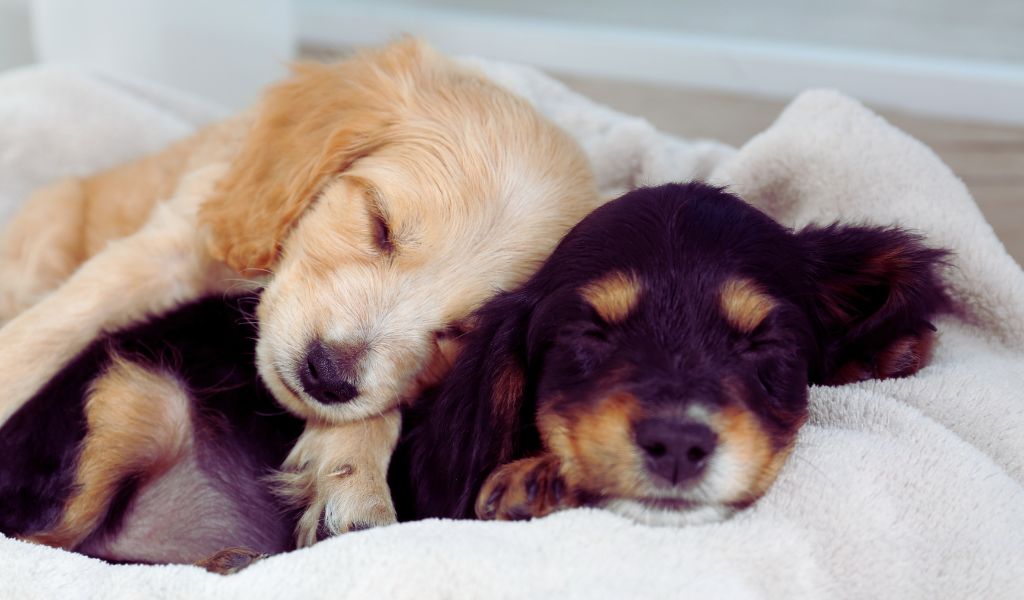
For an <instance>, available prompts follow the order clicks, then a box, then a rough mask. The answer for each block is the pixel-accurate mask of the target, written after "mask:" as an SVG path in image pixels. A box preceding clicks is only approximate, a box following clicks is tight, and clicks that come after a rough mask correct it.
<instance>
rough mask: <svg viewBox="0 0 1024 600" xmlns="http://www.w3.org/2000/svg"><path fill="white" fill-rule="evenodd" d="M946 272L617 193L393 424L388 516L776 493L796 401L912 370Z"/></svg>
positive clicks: (725, 214)
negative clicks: (814, 391) (391, 512)
mask: <svg viewBox="0 0 1024 600" xmlns="http://www.w3.org/2000/svg"><path fill="white" fill-rule="evenodd" d="M943 257H944V252H943V251H941V250H938V249H933V248H929V247H928V246H926V245H925V244H924V243H923V241H922V240H921V239H920V238H919V237H918V236H916V235H914V234H912V233H910V232H907V231H904V230H901V229H898V228H886V227H866V226H848V225H838V224H836V225H830V226H825V227H819V226H811V227H808V228H806V229H803V230H801V231H799V232H793V231H790V230H787V229H785V228H784V227H782V226H780V225H779V224H777V223H776V222H774V221H773V220H772V219H770V218H769V217H767V216H766V215H764V214H762V213H761V212H759V211H757V210H756V209H754V208H752V207H751V206H749V205H747V204H746V203H744V202H743V201H741V200H740V199H738V198H736V197H734V196H732V195H730V194H728V193H726V192H725V191H723V190H721V189H718V188H714V187H709V186H707V185H703V184H699V183H691V184H686V185H666V186H663V187H658V188H649V189H639V190H636V191H633V192H631V193H629V194H627V195H625V196H623V197H622V198H620V199H618V200H615V201H613V202H610V203H608V204H606V205H605V206H603V207H601V208H599V209H597V210H595V211H594V212H593V213H592V214H591V215H590V216H588V217H587V218H586V219H584V220H583V221H582V222H581V223H580V224H579V225H577V226H576V227H575V228H574V229H573V230H572V231H571V232H570V233H569V234H568V235H567V236H566V238H565V239H564V240H563V241H562V243H561V244H560V245H559V246H558V248H557V249H556V250H555V252H554V254H553V255H552V256H551V257H550V258H549V259H548V261H547V262H546V263H545V265H544V266H543V267H542V268H541V269H540V270H539V272H538V273H537V274H536V275H535V276H534V277H532V278H531V279H530V281H529V282H527V283H526V284H525V285H524V286H523V287H522V288H520V289H518V290H515V291H512V292H508V293H505V294H502V295H501V296H499V297H497V298H496V299H494V300H493V301H491V302H490V303H488V304H487V305H486V306H485V307H484V308H483V309H482V310H481V311H480V312H479V313H478V315H477V317H476V318H477V319H478V325H477V327H476V329H475V330H474V331H473V332H472V333H470V334H468V335H467V341H466V344H465V347H464V349H463V352H462V354H461V356H460V359H459V361H458V362H457V363H456V365H455V366H454V368H453V370H452V372H451V376H450V378H449V379H447V380H446V381H445V382H444V384H443V385H442V386H440V387H439V388H438V389H436V390H435V391H434V392H433V393H432V394H429V395H427V396H426V397H425V398H424V399H423V400H422V401H421V403H419V404H418V405H417V406H416V407H415V408H414V409H412V410H411V411H410V414H409V415H408V416H407V419H406V422H405V423H406V432H405V434H404V436H403V442H402V444H401V446H400V450H399V454H398V457H396V462H395V466H394V468H393V470H392V480H393V483H394V485H393V489H395V490H396V493H399V494H400V496H401V501H400V503H399V506H400V509H401V512H402V515H403V517H406V518H418V517H429V516H448V517H460V518H463V517H471V516H473V515H476V516H478V517H481V518H485V519H524V518H530V517H538V516H543V515H546V514H548V513H549V512H551V511H553V510H557V509H560V508H564V507H569V506H580V505H584V506H601V507H606V508H609V509H611V510H614V511H616V512H619V513H622V514H625V515H628V516H630V517H632V518H635V519H637V520H639V521H643V522H650V523H677V524H681V523H699V522H706V521H713V520H718V519H722V518H725V517H727V516H728V515H730V514H731V513H732V512H734V511H735V510H737V509H740V508H743V507H745V506H747V505H749V504H751V503H752V502H754V501H755V500H756V499H757V498H759V497H761V496H762V495H763V494H764V493H765V491H766V490H767V489H768V488H769V486H770V485H771V484H772V482H773V481H774V480H775V479H776V477H777V476H778V474H779V471H780V469H781V468H782V467H783V465H784V463H785V460H786V457H787V456H788V455H789V453H790V451H791V449H792V447H793V444H794V440H795V438H796V435H797V432H798V430H799V428H800V426H801V424H802V423H803V422H804V420H805V418H806V416H807V389H808V385H809V384H842V383H847V382H852V381H859V380H862V379H866V378H872V377H875V378H885V377H902V376H907V375H910V374H912V373H914V372H916V371H918V370H919V369H921V368H922V367H923V366H924V365H925V364H926V363H927V360H928V357H929V355H930V350H931V347H932V343H933V339H934V328H933V327H932V325H931V324H930V319H932V318H933V317H934V315H935V314H936V313H937V312H939V311H941V310H943V309H945V308H947V306H948V302H947V299H946V296H945V294H944V292H943V288H942V284H941V280H940V278H939V275H938V268H939V266H940V264H941V263H942V261H943ZM405 478H408V479H405Z"/></svg>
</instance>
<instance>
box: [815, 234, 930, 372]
mask: <svg viewBox="0 0 1024 600" xmlns="http://www.w3.org/2000/svg"><path fill="white" fill-rule="evenodd" d="M797 237H798V238H799V239H800V241H801V243H802V245H803V249H804V256H805V257H806V259H805V260H806V269H807V275H808V277H809V279H810V283H811V286H812V288H813V290H814V292H813V294H814V299H813V308H812V312H813V313H814V319H815V321H816V328H817V330H818V331H817V337H818V343H819V349H820V350H821V356H820V361H819V362H818V364H817V368H813V369H812V373H811V374H810V376H811V381H812V382H813V383H827V384H840V383H848V382H852V381H860V380H863V379H869V378H879V379H883V378H886V377H903V376H907V375H911V374H913V373H915V372H917V371H918V370H920V369H921V368H922V367H923V366H924V365H925V364H926V363H927V361H928V359H929V358H930V356H931V349H932V344H933V342H934V332H935V328H934V326H932V324H931V319H932V318H933V317H934V316H935V315H936V314H937V313H939V312H941V311H943V310H946V309H948V308H949V299H948V297H947V296H946V293H945V291H944V289H943V285H942V280H941V278H940V277H939V275H938V267H939V266H940V265H941V264H943V262H944V260H945V258H946V257H947V256H948V252H946V251H945V250H940V249H936V248H931V247H929V246H927V245H925V244H924V241H923V239H922V237H921V236H920V235H917V234H914V233H911V232H908V231H906V230H904V229H900V228H896V227H860V226H841V225H837V224H833V225H829V226H827V227H815V226H811V227H808V228H806V229H804V230H803V231H801V232H800V233H798V234H797Z"/></svg>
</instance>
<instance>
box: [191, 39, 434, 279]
mask: <svg viewBox="0 0 1024 600" xmlns="http://www.w3.org/2000/svg"><path fill="white" fill-rule="evenodd" d="M431 60H438V57H437V55H436V54H434V53H433V52H431V51H430V50H429V49H428V48H426V47H424V46H423V45H422V44H421V43H419V42H417V41H415V40H404V41H402V42H398V43H396V44H392V45H390V46H388V47H386V48H383V49H382V50H379V51H376V52H370V53H365V54H360V55H359V56H357V57H355V58H353V59H351V60H348V61H345V62H343V63H340V64H338V65H333V66H327V65H316V64H306V65H298V66H296V67H295V74H294V76H293V77H292V78H290V79H288V80H286V81H284V82H283V83H281V84H279V85H277V86H275V87H273V88H271V89H270V90H268V92H267V94H266V95H265V96H264V98H263V100H262V102H261V103H260V105H259V107H258V111H257V115H256V118H255V121H254V123H253V125H252V128H251V129H250V131H249V133H248V134H247V136H246V138H245V140H244V141H243V143H242V148H241V150H240V151H239V153H238V155H236V156H235V158H234V160H233V161H232V164H231V166H230V168H229V169H228V172H227V174H226V175H225V176H224V178H223V179H222V180H221V182H220V183H219V185H218V186H217V189H216V190H215V191H214V193H213V194H212V195H211V197H210V198H209V199H208V200H207V201H206V202H204V203H203V206H202V207H200V210H199V222H200V226H201V227H205V228H207V230H208V232H209V236H208V240H209V241H208V249H209V252H210V254H211V255H212V256H213V257H214V258H217V259H219V260H222V261H224V262H225V263H226V264H227V265H228V266H230V267H231V268H233V269H235V270H236V271H239V272H244V271H246V270H249V269H267V268H270V267H271V266H272V265H273V264H274V262H275V260H276V258H277V256H278V254H279V251H280V247H281V244H282V243H283V242H284V238H285V236H286V235H287V233H288V231H289V230H290V228H291V226H292V225H293V224H294V223H295V221H296V219H298V217H299V215H301V214H302V212H303V210H305V208H306V207H307V206H309V204H310V203H311V202H312V201H313V199H314V198H315V196H316V194H317V192H318V191H319V189H320V188H321V187H322V186H323V185H324V183H325V182H326V181H327V180H328V179H329V178H330V177H332V176H333V175H335V174H337V173H339V172H341V171H344V170H345V169H346V168H348V166H349V165H351V164H352V163H353V162H354V161H355V160H357V159H358V158H360V157H362V156H365V155H366V154H368V153H370V152H372V151H373V149H374V148H375V147H377V146H378V145H380V144H381V143H382V140H383V138H384V136H386V134H387V132H386V129H387V128H388V127H389V126H390V125H392V124H393V123H394V122H395V121H396V118H395V113H396V111H397V110H398V107H397V105H398V103H399V102H401V98H402V96H403V91H404V90H403V89H402V88H404V87H407V86H409V85H410V84H411V83H414V81H415V79H416V77H417V76H418V75H421V74H422V73H424V71H425V69H424V68H422V67H423V66H424V64H425V62H429V61H431Z"/></svg>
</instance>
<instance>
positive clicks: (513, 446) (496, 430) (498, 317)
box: [402, 291, 534, 518]
mask: <svg viewBox="0 0 1024 600" xmlns="http://www.w3.org/2000/svg"><path fill="white" fill-rule="evenodd" d="M532 306H533V302H532V301H531V299H530V298H529V294H528V293H527V292H524V291H516V292H509V293H506V294H503V295H501V296H498V297H497V298H495V299H494V300H492V301H491V302H489V303H488V304H487V305H485V306H484V307H483V308H482V309H481V310H480V311H479V312H478V313H477V315H476V318H475V321H476V326H475V327H474V328H473V330H472V331H471V332H470V333H468V334H466V337H465V340H464V344H463V345H462V349H461V350H460V352H459V358H458V359H457V360H456V361H455V364H454V365H453V366H452V369H451V371H450V372H449V374H448V376H447V377H446V378H445V380H444V381H443V382H442V383H441V385H440V386H439V387H438V388H436V389H435V390H432V391H431V392H429V393H428V394H427V395H426V397H424V398H421V399H420V400H419V402H418V404H417V406H416V407H415V408H414V409H413V411H412V414H410V413H409V412H407V413H406V415H407V417H406V419H405V420H406V424H405V427H406V429H405V433H404V434H403V437H404V438H405V439H404V440H403V445H404V446H405V447H404V448H402V450H403V451H404V452H408V455H409V465H410V468H411V469H412V471H411V472H412V474H413V477H414V478H415V481H414V483H413V485H412V487H413V490H412V496H413V501H414V502H415V504H416V506H415V509H414V511H413V512H415V513H416V517H417V518H425V517H431V516H438V517H453V516H454V517H463V518H472V517H473V505H474V502H475V501H476V493H477V490H478V489H479V488H480V486H481V485H482V484H483V482H484V479H486V477H487V475H489V474H490V472H491V471H492V470H493V469H494V468H496V467H497V466H498V465H499V464H501V463H503V462H507V461H508V460H509V459H510V457H511V456H513V454H514V453H516V452H519V451H521V450H522V448H520V447H519V445H521V444H522V443H523V442H522V440H523V435H522V430H523V429H524V428H528V427H529V426H530V425H531V422H532V421H531V419H532V409H531V408H529V407H530V406H532V405H533V404H534V403H533V402H532V401H530V400H529V397H530V396H531V394H532V393H533V387H534V386H533V382H532V381H531V380H530V378H529V377H528V375H527V374H528V372H529V369H528V364H527V362H528V361H527V352H528V349H527V344H528V340H527V335H528V330H529V325H530V318H531V314H532Z"/></svg>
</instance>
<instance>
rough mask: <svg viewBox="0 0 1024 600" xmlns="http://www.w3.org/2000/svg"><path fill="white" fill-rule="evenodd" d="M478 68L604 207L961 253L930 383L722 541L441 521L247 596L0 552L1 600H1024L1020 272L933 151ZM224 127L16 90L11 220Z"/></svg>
mask: <svg viewBox="0 0 1024 600" xmlns="http://www.w3.org/2000/svg"><path fill="white" fill-rule="evenodd" d="M467 63H468V64H471V65H472V66H473V67H474V68H478V69H482V70H483V71H484V72H485V73H486V74H487V75H488V76H490V77H491V78H492V79H493V80H495V81H497V82H498V83H500V84H502V85H504V86H506V87H507V88H509V89H511V90H512V91H514V92H516V93H518V94H520V95H521V96H523V97H524V98H526V99H527V100H528V101H530V102H532V103H533V104H534V105H535V106H537V107H538V109H539V110H540V111H541V112H543V113H544V114H545V115H547V117H548V118H550V119H551V120H553V121H554V122H556V123H557V124H559V125H560V126H562V127H563V128H565V129H566V130H567V131H568V132H569V133H570V134H571V135H573V136H574V137H575V138H576V139H577V140H578V141H579V143H580V144H581V145H582V147H583V148H584V150H585V151H586V153H587V155H588V157H589V158H590V160H591V162H592V164H593V167H594V171H595V175H596V176H597V177H598V180H599V183H600V188H601V190H602V193H603V194H605V195H607V196H608V197H612V196H614V195H616V194H618V193H621V192H623V191H625V190H627V189H629V188H631V187H634V186H637V185H654V184H658V183H663V182H668V181H683V180H689V179H707V180H710V181H712V182H713V183H716V184H719V185H724V186H727V187H728V188H729V189H731V190H733V191H735V192H736V193H738V194H740V195H742V196H743V197H744V198H746V199H747V200H748V201H749V202H751V203H753V204H754V205H756V206H758V207H760V208H762V209H763V210H765V211H766V212H768V213H769V214H771V215H772V216H774V217H775V218H777V219H779V220H780V221H782V222H783V223H785V224H786V225H789V226H792V227H801V226H803V225H806V224H808V223H827V222H831V221H835V220H842V221H847V222H857V223H876V224H892V223H898V224H900V225H903V226H905V227H910V228H913V229H915V230H917V231H919V232H921V233H922V234H924V235H925V236H926V237H927V239H928V241H929V242H930V243H931V244H934V245H939V246H944V247H948V248H950V249H951V250H952V251H953V255H952V258H951V265H950V267H949V268H947V269H945V271H944V275H945V277H946V279H947V281H948V283H949V288H950V289H949V291H950V294H951V296H952V297H953V298H954V299H955V300H956V302H957V304H958V306H959V308H960V313H961V314H954V315H947V316H944V317H942V318H940V319H939V320H938V321H937V323H936V325H937V326H938V329H939V336H938V344H937V347H936V349H935V355H934V359H933V362H932V363H931V364H930V365H929V366H928V367H926V368H925V369H924V370H922V371H921V372H920V373H918V374H917V375H915V376H913V377H910V378H907V379H898V380H888V381H868V382H863V383H858V384H854V385H847V386H842V387H814V388H812V389H811V392H810V403H811V407H810V418H809V420H808V423H807V425H806V427H805V428H804V429H803V430H802V431H801V433H800V436H799V438H798V440H797V443H796V446H795V449H794V452H793V456H792V459H791V460H790V461H789V462H788V463H787V464H786V465H785V467H784V468H783V470H782V472H781V474H780V477H779V479H778V481H777V482H776V484H775V485H774V487H773V488H772V489H771V490H770V491H769V493H768V494H767V495H766V496H765V497H764V498H763V499H762V500H761V501H759V502H758V503H756V504H755V505H754V506H753V507H751V508H750V509H749V510H746V511H743V512H741V513H740V514H738V515H736V516H735V517H734V518H732V519H730V520H728V521H726V522H723V523H715V524H707V525H701V526H696V527H689V528H683V529H674V528H665V527H649V526H643V525H637V524H635V523H632V522H630V521H628V520H626V519H624V518H622V517H619V516H616V515H612V514H609V513H606V512H603V511H600V510H593V509H577V510H572V511H567V512H563V513H558V514H555V515H552V516H550V517H547V518H545V519H541V520H537V521H532V522H527V523H484V522H454V521H443V520H427V521H421V522H416V523H407V524H402V525H397V526H392V527H385V528H380V529H376V530H369V531H362V532H358V533H353V534H348V535H345V536H342V537H339V538H334V539H330V540H327V541H325V542H323V543H320V544H318V545H316V546H314V547H312V548H307V549H302V550H298V551H295V552H291V553H288V554H284V555H279V556H275V557H271V558H270V559H267V560H265V561H263V562H260V563H257V564H255V565H253V566H252V567H250V568H249V569H246V570H244V571H242V572H241V573H239V574H237V575H233V576H230V577H220V576H216V575H211V574H209V573H206V572H204V571H202V570H200V569H198V568H195V567H191V566H183V565H162V566H139V565H108V564H105V563H103V562H102V561H98V560H95V559H92V558H88V557H85V556H81V555H77V554H73V553H69V552H64V551H60V550H55V549H52V548H47V547H41V546H34V545H30V544H26V543H23V542H20V541H17V540H12V539H7V538H2V537H0V598H17V599H18V600H21V599H31V598H50V597H65V596H74V597H102V598H112V599H118V598H138V597H148V598H155V599H162V598H179V597H181V598H216V599H217V600H230V599H234V598H238V599H245V600H255V599H259V598H264V597H266V598H273V599H274V600H281V599H282V598H334V597H339V596H340V597H346V598H381V597H386V598H415V599H417V600H423V599H431V598H481V597H485V598H537V597H551V596H556V595H557V596H558V597H560V598H586V599H592V598H623V597H637V596H642V597H649V598H680V597H713V598H737V599H747V598H786V599H790V598H794V599H799V598H871V599H874V598H922V599H935V598H986V599H1004V598H1005V599H1011V598H1019V597H1020V596H1021V590H1024V272H1022V271H1021V269H1020V267H1019V266H1018V265H1017V264H1016V263H1015V262H1014V261H1013V259H1012V258H1010V257H1009V255H1008V254H1007V253H1006V251H1005V250H1004V248H1003V247H1002V244H1001V243H1000V242H999V240H998V239H997V238H996V237H995V234H994V233H993V231H992V228H991V227H990V226H989V224H988V223H986V222H985V220H984V218H983V217H982V215H981V213H980V211H979V210H978V208H977V206H976V205H975V204H974V202H973V200H972V199H971V196H970V193H969V192H968V190H967V188H966V186H965V185H964V184H963V182H962V181H960V179H958V178H957V177H956V175H955V174H954V173H952V171H950V169H949V168H948V167H947V166H945V165H944V164H943V163H942V162H941V160H940V159H939V158H938V157H937V156H936V155H935V153H934V152H932V151H931V150H930V149H928V148H927V147H925V146H924V145H923V144H921V143H920V142H918V141H917V140H915V139H913V138H911V137H910V136H908V135H907V134H905V133H903V132H901V131H899V130H898V129H896V128H894V127H892V126H891V125H889V124H888V123H887V122H886V121H885V120H884V119H882V118H881V117H879V116H877V115H875V114H874V113H872V112H871V111H870V110H868V109H867V108H865V107H864V106H863V105H861V104H860V103H858V102H857V101H855V100H853V99H850V98H848V97H846V96H844V95H842V94H841V93H839V92H835V91H828V90H815V91H809V92H806V93H804V94H802V95H800V96H799V97H797V98H796V99H794V100H793V102H792V103H791V104H790V105H789V106H788V107H787V108H786V109H785V110H784V111H783V112H782V114H781V115H780V116H779V118H778V119H777V120H776V121H775V123H773V124H772V125H771V126H770V127H769V128H768V129H766V130H765V131H764V132H762V133H760V134H758V135H757V136H755V137H754V138H753V139H751V140H750V141H749V142H747V143H746V144H744V145H743V146H742V147H741V148H739V149H735V148H732V147H730V146H727V145H725V144H721V143H719V142H715V141H713V140H685V139H680V138H677V137H673V136H670V135H667V134H664V133H661V132H659V131H658V130H657V129H655V128H654V127H653V126H652V125H651V124H650V123H648V122H647V121H645V120H643V119H641V118H638V117H633V116H628V115H623V114H621V113H618V112H615V111H614V110H611V109H609V108H607V107H604V106H600V105H598V104H596V103H594V102H592V101H590V100H588V99H586V98H583V97H581V96H579V95H577V94H575V93H573V92H571V91H570V90H568V89H567V88H566V87H565V86H564V85H562V84H561V83H559V82H557V81H555V80H553V79H551V78H549V77H547V76H545V75H543V74H541V73H539V72H537V71H535V70H533V69H530V68H527V67H522V66H517V65H509V64H503V63H496V62H490V61H484V60H479V59H467ZM680 110H686V107H685V106H681V107H680ZM221 114H222V113H221V111H220V110H219V109H217V108H216V107H212V106H209V105H206V104H205V103H203V102H202V101H197V100H193V99H191V98H188V97H187V96H184V95H182V94H179V93H175V92H171V91H169V90H165V89H162V88H159V87H158V86H152V85H150V84H147V83H145V82H139V81H130V80H125V79H122V78H117V77H113V76H110V75H100V74H96V73H89V72H82V71H74V70H70V69H67V68H56V67H33V68H28V69H23V70H20V71H14V72H9V73H6V74H3V75H0V219H3V218H7V217H8V216H9V215H10V214H11V213H12V212H13V211H14V210H16V208H17V206H18V204H19V203H20V202H21V201H22V200H24V198H25V197H26V196H27V195H28V194H29V192H30V191H31V190H32V189H34V188H36V187H38V186H40V185H42V184H44V183H46V182H49V181H52V180H54V179H56V178H59V177H63V176H68V175H76V174H82V173H87V172H89V171H91V170H95V169H99V168H103V167H106V166H109V165H111V164H115V163H117V162H120V161H123V160H127V159H129V158H132V157H135V156H139V155H141V154H144V153H146V152H150V151H153V150H155V149H157V148H159V147H161V146H163V145H165V144H167V143H168V142H170V141H172V140H174V139H177V138H180V137H182V136H184V135H187V134H188V133H189V132H191V131H193V130H194V128H195V127H197V126H199V125H201V124H202V123H205V122H208V121H210V120H212V119H215V118H217V117H219V116H220V115H221ZM0 510H2V507H0Z"/></svg>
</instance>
